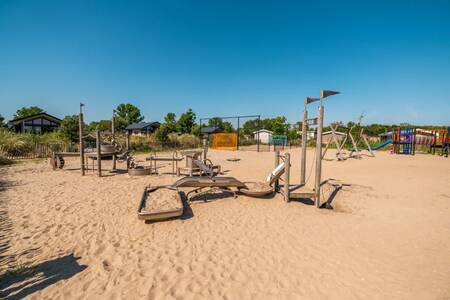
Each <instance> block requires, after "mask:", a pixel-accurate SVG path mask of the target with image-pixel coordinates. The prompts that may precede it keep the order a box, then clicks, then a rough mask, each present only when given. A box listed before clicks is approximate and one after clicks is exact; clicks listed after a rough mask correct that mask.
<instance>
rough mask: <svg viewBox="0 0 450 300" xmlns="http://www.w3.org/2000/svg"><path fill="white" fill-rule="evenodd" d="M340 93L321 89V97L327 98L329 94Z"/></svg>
mask: <svg viewBox="0 0 450 300" xmlns="http://www.w3.org/2000/svg"><path fill="white" fill-rule="evenodd" d="M337 94H340V93H339V92H335V91H328V90H321V91H320V98H322V99H323V98H326V97H328V96H333V95H337Z"/></svg>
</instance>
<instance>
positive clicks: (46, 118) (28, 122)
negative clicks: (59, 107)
mask: <svg viewBox="0 0 450 300" xmlns="http://www.w3.org/2000/svg"><path fill="white" fill-rule="evenodd" d="M61 122H62V120H61V119H59V118H57V117H55V116H52V115H49V114H47V113H39V114H34V115H31V116H28V117H23V118H16V119H14V120H11V121H9V122H8V126H9V127H10V128H11V129H12V130H14V131H15V132H17V133H24V132H30V133H46V132H53V131H56V130H58V128H59V127H60V126H61Z"/></svg>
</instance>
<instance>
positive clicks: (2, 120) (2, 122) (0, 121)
mask: <svg viewBox="0 0 450 300" xmlns="http://www.w3.org/2000/svg"><path fill="white" fill-rule="evenodd" d="M0 127H6V124H5V118H4V117H3V116H2V115H0Z"/></svg>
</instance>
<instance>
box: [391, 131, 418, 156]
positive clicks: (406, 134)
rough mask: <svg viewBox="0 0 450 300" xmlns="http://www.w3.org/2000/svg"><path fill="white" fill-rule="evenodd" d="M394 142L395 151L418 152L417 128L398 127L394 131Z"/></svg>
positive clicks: (408, 153)
mask: <svg viewBox="0 0 450 300" xmlns="http://www.w3.org/2000/svg"><path fill="white" fill-rule="evenodd" d="M392 144H393V148H392V152H393V153H395V154H407V155H414V154H415V152H416V130H415V129H411V128H405V129H400V128H397V129H396V130H394V132H393V133H392Z"/></svg>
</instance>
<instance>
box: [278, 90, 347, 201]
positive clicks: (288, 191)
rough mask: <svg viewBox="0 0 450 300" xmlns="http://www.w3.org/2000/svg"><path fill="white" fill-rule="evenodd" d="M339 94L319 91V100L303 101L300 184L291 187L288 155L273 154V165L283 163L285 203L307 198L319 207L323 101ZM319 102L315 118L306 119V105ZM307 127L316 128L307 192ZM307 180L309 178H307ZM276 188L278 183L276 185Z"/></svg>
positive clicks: (307, 99)
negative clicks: (310, 186)
mask: <svg viewBox="0 0 450 300" xmlns="http://www.w3.org/2000/svg"><path fill="white" fill-rule="evenodd" d="M336 94H339V92H335V91H328V90H322V91H320V98H311V97H306V98H305V101H304V109H303V121H302V152H301V159H300V184H298V185H294V186H292V185H291V182H290V165H291V164H290V154H289V153H285V154H284V155H281V154H280V153H279V152H275V164H279V162H280V160H283V162H284V165H285V167H284V177H283V181H284V184H283V189H282V193H283V195H284V199H285V200H286V202H289V201H290V199H304V198H309V199H312V201H314V204H315V205H316V207H320V195H321V191H320V188H321V180H322V157H323V154H322V131H323V118H324V110H325V108H324V106H323V99H325V98H327V97H330V96H333V95H336ZM317 101H319V107H318V110H317V117H316V118H313V119H308V104H311V103H314V102H317ZM307 126H317V134H316V149H315V150H316V151H315V179H314V190H312V191H311V190H307V189H306V188H305V185H306V182H307V178H306V145H307V130H308V128H307ZM308 179H309V178H308ZM276 186H278V183H276Z"/></svg>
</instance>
